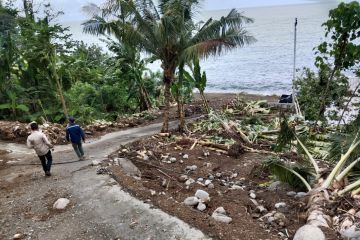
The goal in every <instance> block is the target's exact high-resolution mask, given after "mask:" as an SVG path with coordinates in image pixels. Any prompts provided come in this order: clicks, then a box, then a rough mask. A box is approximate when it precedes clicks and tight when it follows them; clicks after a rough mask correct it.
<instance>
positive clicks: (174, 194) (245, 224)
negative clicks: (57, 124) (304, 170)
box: [104, 135, 338, 240]
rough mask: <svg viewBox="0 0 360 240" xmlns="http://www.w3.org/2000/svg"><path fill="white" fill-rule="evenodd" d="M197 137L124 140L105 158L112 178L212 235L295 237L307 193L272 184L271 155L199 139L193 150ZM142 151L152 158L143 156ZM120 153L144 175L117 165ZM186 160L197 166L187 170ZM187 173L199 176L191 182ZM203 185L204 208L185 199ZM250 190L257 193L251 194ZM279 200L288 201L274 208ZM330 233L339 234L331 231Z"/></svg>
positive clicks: (230, 239)
mask: <svg viewBox="0 0 360 240" xmlns="http://www.w3.org/2000/svg"><path fill="white" fill-rule="evenodd" d="M193 143H194V142H192V141H190V140H188V139H186V138H184V139H183V140H177V141H172V140H171V138H170V139H169V138H164V137H160V136H157V135H155V136H152V137H150V138H148V139H143V140H139V141H136V142H134V143H131V144H129V145H126V146H123V147H122V148H121V149H120V150H119V151H118V152H116V153H114V154H113V155H111V159H112V160H110V161H109V162H107V163H104V164H105V165H110V169H111V172H112V175H113V177H114V179H115V180H117V181H118V182H119V183H120V185H121V186H123V187H124V188H126V189H127V190H128V191H129V192H130V193H132V194H133V195H134V196H136V197H137V198H140V199H142V200H144V201H148V202H151V203H152V204H154V205H155V206H157V207H159V208H160V209H162V210H164V211H166V212H168V213H169V214H171V215H174V216H177V217H179V218H180V219H182V220H183V221H185V222H187V223H188V224H190V225H192V226H195V227H196V228H199V229H200V230H202V231H204V232H205V233H206V234H208V235H209V236H210V237H213V238H214V239H224V240H225V239H226V240H235V239H248V240H259V239H292V237H293V236H294V234H295V232H296V230H297V229H298V228H299V227H301V226H302V225H304V223H305V220H306V219H305V214H304V210H305V202H306V200H307V199H306V197H304V198H296V197H294V196H293V195H292V196H289V192H291V191H294V189H291V188H290V187H288V186H286V185H283V184H281V185H276V184H277V183H275V184H274V180H273V179H272V178H271V176H270V174H269V173H268V172H267V171H266V170H264V168H263V167H262V163H263V161H264V160H265V159H266V158H267V157H268V156H266V155H261V154H254V153H245V154H243V155H242V156H240V157H239V158H233V157H230V156H228V155H227V154H225V153H219V152H217V151H215V150H209V149H208V148H206V147H203V146H200V145H197V146H196V147H195V148H194V149H192V150H190V149H191V147H192V145H193ZM145 150H147V151H145ZM144 153H146V154H147V156H148V157H149V158H148V159H147V157H146V158H145V159H144V157H143V156H144V155H143V154H144ZM165 156H166V157H165ZM117 158H126V159H130V160H131V161H132V162H133V163H134V164H135V165H136V167H137V168H138V169H139V170H140V172H141V179H139V178H137V177H135V178H134V177H132V176H129V174H128V172H127V171H126V170H125V171H124V169H123V168H122V167H120V166H117V165H118V164H117V162H116V161H117ZM169 159H171V161H170V160H169ZM175 159H176V160H175ZM188 166H196V167H197V169H196V170H195V171H189V170H187V168H188ZM185 179H193V180H194V181H195V182H194V183H191V184H190V185H187V183H186V182H185ZM206 180H210V181H211V184H212V186H211V187H209V186H205V181H206ZM275 185H276V186H275ZM274 186H275V187H274ZM199 189H200V190H204V191H206V192H207V193H209V195H210V198H211V200H210V202H208V203H207V204H206V206H207V207H206V209H205V210H204V211H199V210H197V209H196V208H195V207H190V206H186V205H185V204H184V200H185V199H186V198H187V197H192V196H194V194H195V192H196V191H197V190H199ZM295 191H296V190H295ZM252 192H254V193H255V195H256V197H255V199H251V197H250V194H251V193H252ZM254 200H255V201H254ZM277 203H285V204H286V206H285V207H282V208H279V209H276V207H275V205H276V204H277ZM256 204H258V205H260V206H263V207H264V208H265V209H266V210H265V211H266V212H263V213H260V212H259V209H258V208H257V206H256ZM218 207H224V209H225V210H226V212H227V215H228V216H229V217H231V218H232V222H231V223H230V224H225V223H221V222H216V221H215V220H214V219H213V218H212V217H211V215H212V213H213V212H214V210H215V209H217V208H218ZM269 213H270V214H271V213H272V215H271V216H273V217H274V216H276V217H275V218H276V219H275V220H274V219H272V220H269V218H268V217H267V216H266V214H269ZM264 215H265V216H264ZM327 237H328V238H327V239H338V238H337V237H336V236H334V235H332V234H328V236H327Z"/></svg>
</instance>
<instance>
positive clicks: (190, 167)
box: [185, 165, 197, 171]
mask: <svg viewBox="0 0 360 240" xmlns="http://www.w3.org/2000/svg"><path fill="white" fill-rule="evenodd" d="M196 169H197V166H196V165H192V166H187V167H186V168H185V170H187V171H195V170H196Z"/></svg>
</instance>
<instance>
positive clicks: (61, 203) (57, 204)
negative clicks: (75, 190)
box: [53, 198, 70, 210]
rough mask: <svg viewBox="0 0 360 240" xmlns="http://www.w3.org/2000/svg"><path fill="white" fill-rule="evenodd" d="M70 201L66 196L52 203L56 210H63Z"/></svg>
mask: <svg viewBox="0 0 360 240" xmlns="http://www.w3.org/2000/svg"><path fill="white" fill-rule="evenodd" d="M69 203H70V200H69V199H67V198H59V199H58V200H56V202H55V203H54V205H53V208H54V209H56V210H64V209H65V208H66V207H67V206H68V205H69Z"/></svg>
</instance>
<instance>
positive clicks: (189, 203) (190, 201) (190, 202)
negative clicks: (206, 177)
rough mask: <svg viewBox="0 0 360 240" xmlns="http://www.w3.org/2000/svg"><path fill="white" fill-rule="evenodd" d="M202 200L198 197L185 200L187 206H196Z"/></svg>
mask: <svg viewBox="0 0 360 240" xmlns="http://www.w3.org/2000/svg"><path fill="white" fill-rule="evenodd" d="M199 202H200V200H199V199H198V198H197V197H188V198H186V199H185V200H184V204H185V205H186V206H196V205H197V204H198V203H199Z"/></svg>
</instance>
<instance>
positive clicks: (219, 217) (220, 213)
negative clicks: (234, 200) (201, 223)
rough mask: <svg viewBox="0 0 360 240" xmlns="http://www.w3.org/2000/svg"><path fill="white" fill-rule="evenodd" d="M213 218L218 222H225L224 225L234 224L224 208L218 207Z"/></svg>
mask: <svg viewBox="0 0 360 240" xmlns="http://www.w3.org/2000/svg"><path fill="white" fill-rule="evenodd" d="M211 217H212V218H213V219H214V220H215V221H217V222H223V223H227V224H229V223H231V222H232V218H231V217H228V216H227V215H226V211H225V209H224V208H223V207H218V208H217V209H216V210H215V211H214V212H213V214H212V215H211Z"/></svg>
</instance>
